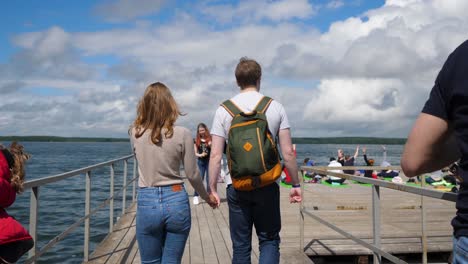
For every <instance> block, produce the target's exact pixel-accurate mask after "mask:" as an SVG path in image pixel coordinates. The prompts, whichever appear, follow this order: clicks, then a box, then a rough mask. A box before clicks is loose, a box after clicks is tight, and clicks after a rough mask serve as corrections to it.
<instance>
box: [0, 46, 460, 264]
mask: <svg viewBox="0 0 468 264" xmlns="http://www.w3.org/2000/svg"><path fill="white" fill-rule="evenodd" d="M466 58H468V41H465V42H464V43H463V44H461V45H460V46H459V47H458V48H457V49H456V50H455V51H454V52H453V53H452V54H451V55H450V56H449V57H448V59H447V61H446V62H445V64H444V66H443V68H442V69H441V71H440V72H439V74H438V76H437V79H436V81H435V85H434V87H433V88H432V91H431V93H430V96H429V99H428V100H427V102H426V104H425V106H424V108H423V109H422V113H421V114H420V115H419V117H418V118H417V120H416V122H415V124H414V127H413V129H412V131H411V133H410V134H409V137H408V141H407V143H406V145H405V147H404V152H403V155H402V158H401V166H402V170H403V172H404V174H405V175H406V176H407V177H410V178H412V177H416V176H418V175H421V174H423V173H428V172H433V171H437V170H440V169H443V168H444V167H447V166H450V164H453V163H454V162H456V164H457V165H456V166H455V167H454V166H453V165H452V166H451V167H450V168H449V171H452V172H454V174H456V175H457V180H458V182H459V183H460V188H459V190H458V198H457V202H456V208H457V214H456V216H455V218H454V219H453V220H452V226H453V228H454V239H453V260H452V263H468V254H467V252H468V189H467V187H468V186H467V182H468V181H466V180H465V179H467V178H468V111H467V109H468V101H467V100H468V89H467V83H468V74H467V73H466V69H468V60H466ZM261 76H262V72H261V67H260V65H259V64H258V63H257V62H256V61H255V60H252V59H248V58H242V59H240V61H239V63H238V64H237V66H236V69H235V77H236V81H237V84H238V86H239V87H240V93H239V94H237V95H236V96H234V97H233V98H231V99H230V100H229V101H226V102H224V103H223V104H222V106H220V107H218V109H217V110H216V113H215V117H214V120H213V124H212V127H211V132H209V130H208V128H207V126H206V125H204V124H200V125H199V126H198V127H197V136H196V138H195V142H194V140H193V138H192V133H191V131H190V130H189V129H187V128H184V127H181V126H177V125H175V122H176V120H177V118H178V117H179V116H180V115H183V113H181V111H180V110H179V106H178V105H177V103H176V101H175V100H174V98H173V97H172V94H171V92H170V89H169V88H168V87H167V86H166V85H164V84H163V83H161V82H156V83H153V84H151V85H149V86H148V87H147V88H146V90H145V92H144V95H143V96H142V98H141V100H140V101H139V103H138V106H137V115H136V118H135V120H134V122H133V124H132V126H131V127H130V129H129V134H130V139H131V145H132V148H133V152H134V153H135V156H136V159H137V161H138V165H139V166H138V169H139V180H138V186H139V189H138V198H137V216H136V236H137V241H138V246H139V252H140V256H141V262H142V263H180V262H181V258H182V255H183V252H184V248H185V244H186V241H187V238H188V235H189V232H190V228H191V215H190V202H189V198H188V194H187V192H186V190H185V186H184V179H185V177H186V178H187V179H188V181H189V182H190V184H191V185H192V186H193V188H194V189H195V191H196V195H195V196H196V197H197V200H198V197H201V199H203V200H204V201H206V203H208V204H209V205H210V206H211V207H212V208H217V207H219V206H220V203H221V200H220V197H219V195H218V190H217V187H218V186H217V182H218V175H220V172H221V160H222V157H223V152H224V150H225V147H226V141H227V140H228V139H229V142H228V146H227V150H226V151H227V153H228V165H229V168H230V172H231V175H226V177H225V183H226V186H227V187H226V196H227V204H228V206H229V228H230V234H231V240H232V246H233V256H232V263H251V259H250V258H251V249H252V245H251V236H252V227H253V226H254V225H255V230H256V233H257V237H258V240H259V248H260V256H259V263H279V245H280V235H279V232H280V230H281V217H280V201H279V198H280V195H279V192H280V191H279V185H278V183H279V182H278V181H279V180H277V179H280V178H279V176H280V175H279V174H280V173H281V166H279V167H280V169H278V165H277V164H276V162H277V161H278V159H277V157H275V155H273V156H271V157H270V156H263V152H260V154H259V153H253V152H251V151H252V149H254V148H255V146H258V145H254V144H257V142H254V141H252V142H250V141H248V140H247V141H242V140H245V137H240V138H236V137H234V135H233V134H234V132H233V128H234V127H236V128H239V127H244V126H245V127H247V126H250V125H251V124H252V122H251V121H248V122H244V121H245V120H250V119H249V118H251V117H252V116H258V117H259V120H260V121H262V122H263V121H264V122H263V123H262V122H259V124H260V123H261V124H267V128H266V131H267V133H266V134H265V135H259V137H258V138H266V141H264V142H260V145H262V144H271V145H274V147H273V150H274V151H276V153H275V152H272V153H274V154H276V156H277V154H278V150H277V149H276V142H273V141H274V140H275V139H276V138H278V143H279V145H280V149H281V154H282V157H283V162H284V166H285V167H286V169H287V170H288V172H289V174H290V175H291V187H292V188H291V189H290V191H289V201H290V202H291V203H297V202H300V201H301V200H302V195H301V189H300V184H299V177H298V168H297V163H296V158H295V153H294V150H293V146H292V142H291V132H290V124H289V121H288V117H287V115H286V112H285V110H284V108H283V106H282V105H281V104H280V103H279V102H277V101H275V100H271V98H265V96H264V95H263V94H261V93H260V92H259V90H260V82H261ZM265 99H266V100H265ZM269 99H270V100H269ZM233 105H234V106H235V108H236V109H240V110H239V112H233V111H231V110H232V109H233V108H232V106H233ZM262 118H263V119H262ZM239 120H240V121H239ZM234 121H236V122H239V123H236V124H233V123H234ZM249 122H250V123H249ZM255 122H256V121H255ZM258 129H259V130H258V131H260V130H261V129H265V127H263V128H262V127H260V126H259V127H258ZM236 131H238V130H236ZM262 131H263V130H262ZM236 133H237V132H236ZM239 133H240V132H239ZM258 134H259V133H258ZM233 142H244V143H243V144H241V145H239V143H233ZM235 144H238V146H236V145H235ZM262 146H263V145H262ZM233 149H244V150H245V153H247V154H245V156H246V157H247V158H246V159H245V160H244V161H243V162H245V164H247V165H245V166H253V165H259V164H252V163H258V162H257V160H253V161H252V160H249V159H250V157H251V156H250V155H261V159H262V162H261V164H260V166H262V165H263V167H264V168H265V171H267V173H265V174H259V175H257V174H255V175H254V174H252V175H250V176H242V177H240V176H239V175H242V174H241V172H238V170H239V169H242V166H243V165H242V164H238V163H237V162H234V161H233V159H234V158H233V157H234V156H236V155H239V154H238V153H235V152H234V150H233ZM0 150H1V151H0V262H4V263H10V262H15V261H16V260H17V259H18V258H19V256H21V255H22V254H23V253H24V252H26V251H27V250H28V249H30V248H31V247H32V243H33V241H32V239H31V237H30V236H29V234H28V232H27V231H26V230H25V229H24V228H23V227H22V226H21V225H20V224H19V223H17V222H16V220H15V219H14V218H12V217H11V216H9V215H8V214H7V213H6V210H5V208H7V207H9V206H10V205H11V204H12V203H13V202H14V200H15V197H16V194H17V193H20V192H21V191H22V184H23V182H24V165H23V164H24V162H25V161H26V160H27V159H28V157H29V156H28V155H27V154H26V153H25V152H23V149H22V147H21V146H20V145H17V144H16V143H13V144H12V145H11V147H10V148H5V147H3V146H2V147H0ZM358 153H359V146H358V147H356V151H355V153H354V155H353V156H351V155H346V154H345V153H344V152H343V151H342V150H341V149H340V150H338V155H337V157H336V158H335V157H333V158H330V163H329V166H333V167H337V170H339V167H342V166H352V165H354V163H355V162H356V158H357V156H358ZM383 153H384V162H386V158H385V157H386V156H385V155H386V149H385V147H383ZM362 154H363V158H364V161H365V163H366V165H368V166H372V165H374V163H375V161H374V159H372V158H369V157H367V153H366V148H365V147H363V148H362ZM242 155H243V154H242ZM242 155H240V156H242ZM244 158H245V157H244ZM304 163H305V165H308V166H309V165H313V162H312V161H311V160H310V159H308V160H307V159H306V160H304ZM181 165H183V167H184V171H185V177H184V176H182V175H181V172H180V168H181ZM384 165H386V166H390V164H389V163H388V162H387V163H386V164H384V163H382V166H384ZM267 167H268V169H267ZM231 168H236V169H235V170H231ZM455 171H456V172H455ZM234 172H235V173H234ZM278 172H279V174H278ZM345 172H346V173H349V174H356V173H358V171H352V170H346V171H345ZM207 173H208V174H207ZM380 174H381V175H380V176H381V177H386V176H390V177H396V176H395V171H390V170H385V171H381V172H380ZM201 175H209V177H208V176H206V177H205V180H206V181H207V188H205V187H204V185H203V181H202V177H201ZM364 176H365V177H373V172H372V170H365V172H364ZM378 176H379V174H377V177H378ZM328 180H330V182H331V183H333V182H336V181H338V184H339V181H341V179H336V178H333V177H329V179H328ZM433 180H434V181H436V179H433ZM198 202H199V201H197V203H198Z"/></svg>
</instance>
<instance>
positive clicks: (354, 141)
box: [0, 136, 406, 145]
mask: <svg viewBox="0 0 468 264" xmlns="http://www.w3.org/2000/svg"><path fill="white" fill-rule="evenodd" d="M2 141H18V142H129V139H128V138H103V137H55V136H0V142H2ZM292 141H293V143H294V144H343V145H345V144H351V145H359V144H377V145H379V144H380V145H404V144H405V143H406V138H379V137H320V138H304V137H295V138H293V139H292Z"/></svg>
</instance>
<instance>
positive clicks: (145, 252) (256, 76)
mask: <svg viewBox="0 0 468 264" xmlns="http://www.w3.org/2000/svg"><path fill="white" fill-rule="evenodd" d="M261 75H262V71H261V67H260V65H259V64H258V63H257V62H256V61H255V60H252V59H248V58H241V59H240V61H239V63H238V64H237V66H236V69H235V76H236V81H237V84H238V86H239V87H240V93H239V94H237V95H236V96H234V97H233V98H231V99H230V100H229V101H226V102H224V103H223V104H222V106H220V107H218V109H217V110H216V113H215V117H214V120H213V125H212V127H211V132H210V131H209V130H208V127H207V126H206V125H205V124H203V123H201V124H199V125H198V127H197V133H196V137H195V140H193V139H192V136H191V132H190V130H189V129H187V128H184V127H180V126H176V125H175V122H176V120H177V117H178V116H180V115H183V114H182V113H181V112H180V110H179V107H178V105H177V103H176V102H175V100H174V98H173V97H172V95H171V92H170V90H169V88H168V87H167V86H166V85H164V84H163V83H160V82H157V83H153V84H151V85H149V86H148V87H147V88H146V91H145V93H144V95H143V97H142V98H141V100H140V102H139V104H138V107H137V117H136V119H135V121H134V122H133V124H132V126H131V128H130V130H129V134H130V139H131V144H132V148H133V151H134V153H135V155H136V159H137V160H138V167H139V174H140V175H139V182H138V186H139V190H138V199H137V216H136V236H137V241H138V246H139V252H140V257H141V261H142V263H180V262H181V258H182V255H183V252H184V248H185V243H186V241H187V238H188V235H189V231H190V227H191V215H190V203H189V199H188V194H187V192H186V190H185V186H184V177H183V176H182V175H181V173H180V171H179V168H180V167H181V165H182V164H183V167H184V171H185V176H186V177H187V179H188V181H189V182H190V184H191V185H192V186H193V188H194V189H195V194H194V199H193V202H194V204H198V203H199V197H201V199H203V200H205V202H206V203H208V204H209V205H210V206H211V207H212V208H217V207H219V206H220V203H221V200H220V197H219V195H218V191H217V183H218V176H219V175H220V174H221V164H222V163H221V162H222V157H223V153H224V151H225V149H226V151H227V152H228V153H227V156H228V163H229V167H230V171H231V174H230V175H229V174H228V175H226V176H225V179H224V180H225V183H226V196H227V203H228V206H229V227H230V234H231V240H232V246H233V256H232V262H233V263H250V262H251V248H252V246H251V241H252V239H251V236H252V228H253V226H254V225H255V230H256V233H257V236H258V239H259V246H260V257H259V262H260V263H279V244H280V236H279V232H280V230H281V216H280V215H281V214H280V201H279V198H280V195H279V193H280V190H279V185H278V181H277V180H276V178H279V176H280V173H281V170H279V173H278V170H277V168H278V167H277V165H275V164H274V163H275V162H276V161H275V160H278V161H279V156H278V153H276V157H270V156H264V155H263V154H262V156H261V158H262V161H263V162H264V163H263V166H264V167H265V169H266V171H267V173H264V174H261V175H255V176H243V177H238V176H236V175H241V173H240V172H238V167H239V166H240V167H242V165H239V164H238V163H239V161H235V160H234V156H236V155H237V153H235V152H234V150H233V149H235V148H236V147H239V149H244V150H245V154H242V155H238V156H241V158H240V159H242V156H243V155H245V156H249V155H254V154H252V153H253V152H258V150H255V148H257V147H255V146H258V145H256V144H257V142H256V141H257V140H254V141H252V140H251V141H248V140H247V141H245V142H244V141H243V143H242V145H241V146H235V145H232V143H233V142H234V141H236V139H235V136H233V134H234V132H232V129H231V128H234V127H235V126H237V127H245V128H247V127H248V126H249V125H250V124H251V123H252V122H250V123H249V122H243V121H244V120H241V121H238V120H239V119H248V118H250V117H252V116H257V115H258V120H260V121H264V122H263V123H264V124H267V126H268V127H267V128H265V131H267V134H266V135H265V137H262V135H259V137H258V138H266V140H267V141H265V142H260V141H259V142H260V143H261V145H260V146H266V145H267V144H269V143H272V142H270V141H271V140H274V139H276V138H278V143H279V145H280V147H281V154H282V157H283V162H284V165H285V167H286V168H287V169H288V171H289V172H290V174H291V175H292V183H293V185H292V188H291V190H290V195H289V197H290V198H289V200H290V202H291V203H297V202H300V201H301V199H302V196H301V189H300V184H299V177H298V173H297V171H298V168H297V163H296V159H295V154H294V150H293V147H292V141H291V133H290V125H289V122H288V118H287V115H286V111H285V110H284V108H283V106H282V105H281V104H280V103H279V102H277V101H275V100H271V99H270V98H266V97H265V96H264V95H263V94H261V93H260V92H259V90H260V81H261ZM233 106H234V107H233ZM259 107H261V110H260V109H259ZM233 109H238V110H239V113H234V111H236V110H233ZM260 121H259V127H257V131H261V129H262V127H261V124H263V123H262V122H260ZM234 122H240V123H236V124H235V125H232V123H234ZM255 122H256V121H255ZM231 125H232V127H231ZM257 133H259V132H257ZM233 137H234V139H233ZM228 138H229V139H230V144H229V146H227V148H226V141H227V140H228ZM240 140H242V139H240ZM273 148H274V151H276V152H278V150H277V149H276V144H274V146H273ZM252 149H254V151H252ZM272 160H273V163H272ZM243 162H246V164H247V163H249V162H250V163H252V162H251V161H250V160H248V159H247V160H246V161H243ZM270 163H271V164H270ZM250 165H252V164H247V165H246V166H247V167H248V166H250ZM270 165H272V168H271V169H267V167H268V166H270ZM231 166H234V167H231ZM236 166H237V167H236ZM231 168H232V170H231ZM276 174H277V175H276ZM208 175H209V177H208ZM231 175H232V177H231ZM203 177H204V178H205V180H206V181H207V188H205V187H204V186H203V182H202V178H203ZM208 179H209V180H208ZM270 181H271V183H270ZM245 188H247V189H248V190H246V189H245Z"/></svg>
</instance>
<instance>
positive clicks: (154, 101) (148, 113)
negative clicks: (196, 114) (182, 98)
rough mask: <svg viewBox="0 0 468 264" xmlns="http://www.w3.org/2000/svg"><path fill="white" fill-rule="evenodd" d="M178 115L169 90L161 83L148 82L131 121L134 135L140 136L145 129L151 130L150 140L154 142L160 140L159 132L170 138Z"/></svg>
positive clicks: (178, 112) (177, 108)
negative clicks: (134, 117)
mask: <svg viewBox="0 0 468 264" xmlns="http://www.w3.org/2000/svg"><path fill="white" fill-rule="evenodd" d="M180 115H184V114H183V113H181V112H180V111H179V107H178V106H177V103H176V101H175V100H174V97H172V94H171V91H170V90H169V88H168V87H167V86H166V85H164V84H163V83H160V82H156V83H153V84H150V85H149V86H148V87H147V88H146V90H145V93H144V95H143V97H142V98H141V100H140V102H139V103H138V106H137V117H136V119H135V121H134V122H133V127H134V128H135V130H136V133H135V137H136V138H139V137H141V136H142V135H143V134H144V133H145V132H146V130H147V129H150V130H151V141H152V142H153V143H154V144H157V143H159V142H161V133H162V130H163V128H165V129H166V132H164V135H165V137H166V138H171V137H172V135H173V134H174V123H175V121H176V120H177V118H178V117H179V116H180Z"/></svg>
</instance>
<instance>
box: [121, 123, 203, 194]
mask: <svg viewBox="0 0 468 264" xmlns="http://www.w3.org/2000/svg"><path fill="white" fill-rule="evenodd" d="M164 132H165V130H163V133H162V140H161V142H160V143H158V144H154V143H153V142H151V130H146V132H145V133H144V134H143V135H142V136H141V137H139V138H135V136H134V135H135V129H134V128H133V129H132V130H131V135H130V141H131V143H132V148H133V150H134V152H135V155H136V158H137V160H138V172H139V174H140V178H139V180H138V186H140V187H154V186H167V185H173V184H180V183H183V177H182V176H181V174H180V169H181V165H184V171H185V175H186V176H187V178H188V180H189V182H190V184H191V185H192V186H193V188H194V189H195V190H196V191H197V192H198V193H199V194H200V196H201V197H202V198H203V199H205V200H206V199H207V198H208V193H207V192H206V189H205V187H204V186H203V182H202V179H201V177H200V172H199V170H198V167H197V158H196V156H195V151H194V149H193V138H192V135H191V133H190V131H189V130H188V129H187V128H185V127H180V126H175V127H174V134H173V136H172V137H171V138H166V137H165V136H164Z"/></svg>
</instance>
